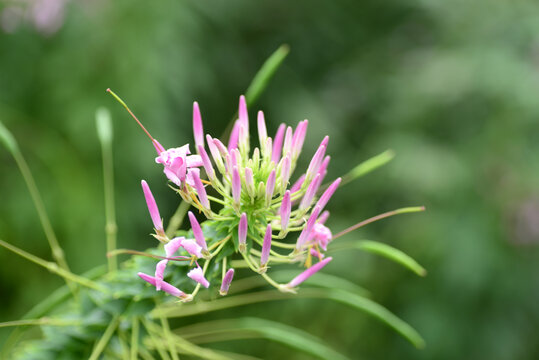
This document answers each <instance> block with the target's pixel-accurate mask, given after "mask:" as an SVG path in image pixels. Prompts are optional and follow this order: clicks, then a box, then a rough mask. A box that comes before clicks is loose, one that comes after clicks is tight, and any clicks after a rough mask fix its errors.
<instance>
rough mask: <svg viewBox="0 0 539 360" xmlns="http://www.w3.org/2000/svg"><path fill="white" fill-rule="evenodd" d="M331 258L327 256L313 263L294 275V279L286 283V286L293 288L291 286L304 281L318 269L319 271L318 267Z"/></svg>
mask: <svg viewBox="0 0 539 360" xmlns="http://www.w3.org/2000/svg"><path fill="white" fill-rule="evenodd" d="M332 259H333V258H332V257H328V258H325V259H324V260H322V261H320V262H318V263H316V264H314V265H313V266H311V267H310V268H308V269H307V270H305V271H304V272H302V273H301V274H299V275H298V276H296V277H295V278H294V279H292V281H290V282H289V283H288V284H287V287H290V288H293V287H296V286H298V285H299V284H301V283H302V282H304V281H305V280H307V279H308V278H310V277H311V276H313V275H314V274H316V273H317V272H318V271H320V269H322V268H323V267H324V266H326V265H327V263H328V262H330V261H331V260H332Z"/></svg>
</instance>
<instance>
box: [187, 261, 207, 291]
mask: <svg viewBox="0 0 539 360" xmlns="http://www.w3.org/2000/svg"><path fill="white" fill-rule="evenodd" d="M187 276H188V277H189V278H191V279H193V280H195V281H196V282H197V283H199V284H201V285H202V286H204V287H205V288H208V287H209V286H210V282H209V281H208V280H206V278H205V277H204V273H203V272H202V268H201V267H200V266H198V267H196V268H194V269H193V270H191V271H189V272H188V273H187Z"/></svg>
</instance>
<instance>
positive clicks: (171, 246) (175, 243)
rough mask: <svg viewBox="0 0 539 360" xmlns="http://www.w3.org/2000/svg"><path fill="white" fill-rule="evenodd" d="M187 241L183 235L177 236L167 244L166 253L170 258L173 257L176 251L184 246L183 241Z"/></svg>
mask: <svg viewBox="0 0 539 360" xmlns="http://www.w3.org/2000/svg"><path fill="white" fill-rule="evenodd" d="M184 241H185V238H184V237H183V236H181V237H175V238H174V239H172V240H170V241H169V242H168V243H166V244H165V254H166V256H167V257H168V258H170V257H172V255H174V253H175V252H176V251H178V249H179V248H180V247H181V246H182V242H184Z"/></svg>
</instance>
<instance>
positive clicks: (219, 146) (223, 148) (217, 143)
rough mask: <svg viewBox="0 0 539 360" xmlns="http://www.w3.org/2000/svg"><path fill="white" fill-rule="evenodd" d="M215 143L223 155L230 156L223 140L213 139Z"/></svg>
mask: <svg viewBox="0 0 539 360" xmlns="http://www.w3.org/2000/svg"><path fill="white" fill-rule="evenodd" d="M213 143H214V144H215V146H217V149H219V152H220V153H221V156H223V157H225V158H226V157H227V156H228V150H227V148H226V146H225V145H224V144H223V143H222V142H221V140H219V139H213Z"/></svg>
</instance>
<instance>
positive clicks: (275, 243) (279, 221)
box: [139, 96, 341, 301]
mask: <svg viewBox="0 0 539 360" xmlns="http://www.w3.org/2000/svg"><path fill="white" fill-rule="evenodd" d="M238 114H239V116H238V119H237V120H236V122H235V124H234V127H233V129H232V132H231V134H230V138H229V140H228V144H227V146H225V145H224V144H223V143H222V142H221V141H220V140H219V139H217V138H213V137H211V136H210V135H205V136H204V131H203V125H202V118H201V115H200V110H199V107H198V104H197V103H196V102H195V103H194V104H193V129H194V139H195V148H196V154H191V151H190V148H189V144H187V145H184V146H182V147H179V148H171V149H168V150H166V149H165V148H164V147H163V146H162V145H161V144H160V143H159V142H158V141H157V140H155V139H153V138H152V141H153V145H154V147H155V149H156V151H157V154H158V156H157V158H156V160H155V161H156V163H158V164H162V165H163V171H164V173H165V175H166V177H167V178H168V180H170V182H171V183H172V184H173V185H171V187H173V188H174V189H175V190H176V192H177V193H178V194H179V195H180V196H181V197H182V199H183V200H184V201H186V202H187V203H189V204H191V205H192V206H193V207H194V208H196V209H197V210H198V211H199V212H200V213H201V214H203V215H204V216H205V217H206V220H205V221H207V222H208V224H209V226H213V227H214V228H216V229H219V231H215V232H212V235H211V236H205V234H204V231H203V230H202V228H201V225H200V223H199V220H197V218H196V216H195V214H193V213H192V212H189V213H188V217H189V221H190V224H191V229H192V234H193V237H194V239H186V238H185V237H174V238H172V239H169V237H168V236H167V235H166V234H165V231H164V228H163V222H162V219H161V216H160V214H159V210H158V208H157V205H156V203H155V200H154V198H153V195H152V193H151V191H150V188H149V187H148V184H147V183H146V182H145V181H142V188H143V191H144V195H145V198H146V203H147V205H148V209H149V212H150V215H151V218H152V221H153V224H154V228H155V233H154V234H153V236H154V237H155V238H156V239H158V240H159V241H160V242H162V243H163V244H164V249H165V253H166V254H165V255H166V259H165V260H162V261H160V262H159V263H158V264H157V266H156V270H155V276H150V275H147V274H143V273H139V276H140V277H141V278H142V279H144V280H145V281H147V282H149V283H150V284H152V285H154V286H155V287H156V289H157V290H163V291H166V292H167V293H169V294H171V295H174V296H177V297H179V298H180V299H181V300H183V301H188V300H190V299H192V297H193V296H194V294H196V292H197V291H198V288H200V286H204V287H206V288H207V287H209V286H210V283H209V281H208V280H207V279H206V277H205V275H206V270H207V269H208V265H209V263H210V262H211V261H213V260H214V259H219V261H222V264H221V267H222V281H221V288H220V294H221V295H225V294H226V293H227V291H228V288H229V286H230V283H231V281H232V278H233V276H234V269H232V268H229V269H227V258H229V262H228V263H230V260H231V259H232V257H234V256H235V257H239V258H240V259H242V260H241V261H242V264H244V265H245V267H248V268H250V269H252V270H253V271H255V272H257V273H259V274H261V275H262V276H263V277H264V278H265V279H266V280H267V281H268V282H269V283H270V284H272V285H273V286H275V287H277V288H278V289H279V290H281V291H290V292H293V291H294V288H295V287H296V286H298V285H299V284H300V283H301V282H303V281H305V280H306V279H307V278H308V277H309V276H311V275H313V274H314V273H315V272H317V271H318V270H320V269H321V268H322V267H324V266H325V265H326V264H327V263H328V262H329V261H331V257H325V256H324V251H326V250H327V245H328V243H329V242H330V241H331V239H332V233H331V231H330V229H329V228H328V227H326V226H325V222H326V220H327V219H328V217H329V212H328V211H327V210H324V209H325V207H326V205H327V203H328V201H329V200H330V198H331V197H332V195H333V194H334V192H335V190H336V189H337V187H338V186H339V184H340V182H341V179H340V178H338V179H336V180H334V181H333V182H332V183H331V184H329V186H324V185H323V182H324V179H325V177H326V174H327V167H328V164H329V161H330V156H328V155H326V149H327V146H328V141H329V138H328V137H327V136H326V137H325V138H324V139H322V141H321V143H320V145H319V147H318V149H317V150H316V152H315V153H314V155H313V156H312V158H311V161H310V163H309V165H308V167H307V169H306V170H305V171H304V172H303V173H301V174H300V175H299V176H297V180H296V181H295V182H293V184H292V185H291V186H289V185H290V182H291V178H292V176H293V174H294V172H295V170H296V165H297V160H298V157H299V156H300V154H301V151H302V148H303V143H304V141H305V137H306V134H307V127H308V121H307V120H303V121H300V122H299V124H298V125H297V126H296V128H295V129H293V128H292V127H290V126H286V125H285V124H281V125H280V126H279V128H278V129H277V132H276V134H275V136H274V137H273V138H272V137H270V136H268V133H267V129H266V123H265V119H264V114H263V112H262V111H259V112H258V114H257V125H258V126H257V128H258V129H257V130H258V143H259V146H258V147H254V148H253V149H251V141H250V136H249V118H248V112H247V105H246V101H245V97H243V96H241V97H240V101H239V111H238ZM206 146H207V149H208V150H209V152H208V151H207V150H206ZM210 155H211V157H210ZM202 170H203V171H204V173H202ZM320 193H321V195H320ZM216 233H218V234H222V235H219V236H216V235H215V234H216ZM291 240H292V241H291ZM226 246H229V247H230V246H232V247H233V249H234V251H232V252H231V255H226V256H219V254H220V252H221V251H223V249H224V248H225V247H226ZM178 252H179V253H180V254H181V255H177V254H176V253H178ZM283 252H284V253H283ZM200 259H203V260H204V261H205V262H204V266H203V267H200V265H199V264H198V261H200ZM171 260H185V261H191V266H193V268H192V270H191V271H189V273H188V276H189V278H191V279H192V280H194V281H195V282H196V283H198V284H197V287H196V290H195V291H194V292H193V293H192V294H186V293H184V292H183V291H181V290H179V289H177V288H176V287H174V286H173V285H172V284H168V283H167V282H165V281H164V280H163V278H164V275H165V270H166V266H167V263H168V262H169V261H171ZM215 261H217V260H215ZM315 262H316V263H315ZM282 263H301V264H303V265H304V266H305V267H307V269H306V270H305V271H304V272H303V273H301V274H300V275H298V276H297V277H296V278H294V279H293V280H291V281H290V282H289V283H287V284H279V283H277V282H275V281H274V280H273V279H272V278H271V277H270V276H269V275H268V274H267V273H266V272H267V269H268V268H269V267H270V266H271V265H276V264H282Z"/></svg>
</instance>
